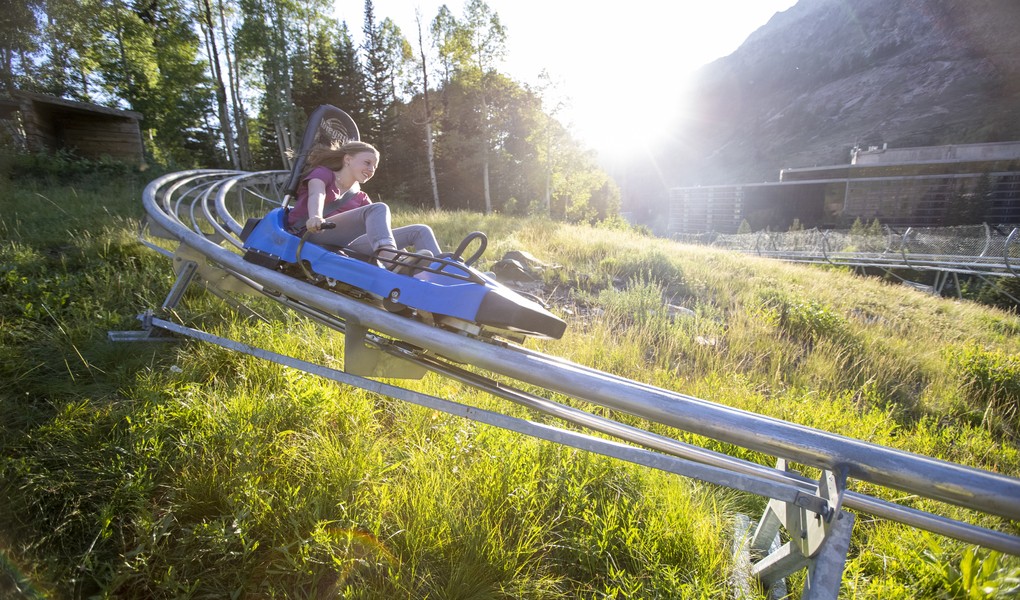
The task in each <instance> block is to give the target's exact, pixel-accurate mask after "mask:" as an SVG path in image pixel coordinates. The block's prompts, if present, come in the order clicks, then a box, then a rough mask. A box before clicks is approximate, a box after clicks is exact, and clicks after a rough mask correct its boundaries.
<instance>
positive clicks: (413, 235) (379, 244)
mask: <svg viewBox="0 0 1020 600" xmlns="http://www.w3.org/2000/svg"><path fill="white" fill-rule="evenodd" d="M378 166H379V151H378V150H376V149H375V147H374V146H372V145H371V144H366V143H365V142H348V143H346V144H344V145H343V146H340V147H339V148H329V147H318V148H314V149H312V150H311V151H310V152H309V153H308V160H307V166H306V167H305V170H306V172H305V175H304V176H303V177H302V178H301V183H300V184H299V185H298V190H297V194H296V198H297V201H296V202H295V203H294V206H293V208H291V209H290V211H289V212H288V213H287V227H288V229H289V230H290V231H291V233H294V234H296V235H303V234H304V233H305V231H309V232H311V235H310V236H309V237H308V239H309V241H311V242H312V243H314V244H320V245H331V246H341V247H344V248H350V249H351V250H353V251H355V252H358V253H361V254H366V255H372V256H376V257H378V258H379V259H381V260H382V261H383V262H384V263H386V264H394V263H393V261H394V260H395V258H396V256H397V254H396V250H398V249H400V250H403V249H404V248H406V247H408V246H414V248H415V250H416V251H417V252H418V253H420V254H423V255H431V256H438V255H439V254H441V250H440V249H439V243H438V242H437V241H436V236H435V234H433V233H432V228H430V227H429V226H428V225H408V226H406V227H398V228H396V229H393V228H392V227H391V226H390V209H389V207H388V206H386V205H385V204H383V203H381V202H379V203H373V202H372V200H371V199H370V198H369V197H368V194H366V193H365V192H362V191H361V184H363V183H365V182H366V181H368V180H369V179H371V178H372V176H373V175H375V170H376V168H377V167H378ZM324 223H333V224H335V225H336V228H335V229H323V228H322V226H323V224H324Z"/></svg>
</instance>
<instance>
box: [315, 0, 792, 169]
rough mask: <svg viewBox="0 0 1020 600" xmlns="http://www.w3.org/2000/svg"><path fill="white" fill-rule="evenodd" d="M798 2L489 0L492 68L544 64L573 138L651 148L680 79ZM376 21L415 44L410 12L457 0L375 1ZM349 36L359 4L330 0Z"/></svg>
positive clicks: (356, 32) (457, 10) (534, 70)
mask: <svg viewBox="0 0 1020 600" xmlns="http://www.w3.org/2000/svg"><path fill="white" fill-rule="evenodd" d="M796 1H797V0H697V1H694V0H622V1H619V0H618V1H614V2H604V3H603V2H598V1H592V0H586V1H580V0H487V4H488V6H489V8H491V9H492V10H493V11H494V12H496V13H497V14H498V15H499V18H500V21H501V22H502V24H503V26H504V27H505V28H506V33H507V57H506V63H505V64H504V65H503V66H502V68H501V69H500V70H501V71H503V72H505V73H507V74H508V75H510V76H511V77H513V78H514V79H516V80H518V81H520V82H522V83H526V84H529V85H538V84H539V77H538V76H539V73H541V72H542V71H543V69H544V70H546V71H547V72H548V73H549V75H550V77H551V80H552V82H553V86H554V88H553V89H554V92H553V93H552V94H549V96H551V97H552V96H555V97H556V98H557V99H558V100H561V101H562V105H563V108H562V109H561V110H560V111H559V112H557V113H556V116H557V118H558V119H560V121H561V122H562V123H564V125H567V126H568V127H569V128H570V130H571V131H572V132H573V134H574V135H575V137H576V138H577V139H579V140H581V141H582V142H583V143H584V144H585V145H587V146H589V147H591V148H593V149H595V150H597V151H599V153H600V155H601V156H602V157H603V158H613V156H612V154H613V153H614V149H616V148H628V147H629V148H633V146H634V145H635V144H649V143H651V142H653V141H654V138H655V136H656V135H661V134H662V131H663V126H664V125H665V124H666V123H668V122H669V120H670V119H671V117H672V116H673V115H674V114H675V113H676V111H677V110H679V109H680V106H681V104H680V102H679V100H678V99H679V98H680V97H681V94H682V90H683V86H684V84H685V83H686V80H687V78H688V77H689V76H690V75H691V74H692V73H693V72H694V71H695V70H696V69H697V68H698V67H700V66H702V65H704V64H707V63H709V62H712V61H713V60H715V59H717V58H721V57H723V56H727V55H729V54H730V53H732V52H733V51H734V50H736V49H737V48H738V47H739V46H740V44H741V43H743V41H744V40H745V39H747V36H748V35H750V34H751V33H753V32H754V31H755V30H756V29H758V28H759V27H761V26H763V25H765V23H767V22H768V20H769V19H770V18H771V17H772V15H774V14H775V13H777V12H782V11H784V10H786V9H788V8H790V7H791V6H793V5H794V4H796ZM372 4H373V6H374V8H375V18H376V20H377V21H381V20H382V19H384V18H389V19H391V20H393V21H394V22H395V23H396V24H397V26H398V27H400V30H401V32H402V33H403V35H404V37H405V38H407V40H408V41H409V42H411V43H412V45H416V44H417V36H418V33H417V32H418V28H417V25H416V22H415V11H416V9H417V10H419V11H420V12H421V15H422V22H423V27H425V28H426V29H425V31H426V35H427V27H428V24H429V23H430V22H431V21H432V19H433V18H434V17H435V16H436V13H437V11H438V9H439V7H440V6H441V5H442V4H446V5H447V6H448V7H449V8H450V10H451V11H452V12H453V14H454V15H455V16H457V17H458V18H461V17H462V16H463V14H464V11H463V6H464V0H449V1H446V2H441V1H432V0H373V1H372ZM335 6H336V12H337V16H338V18H340V19H343V20H345V21H346V22H347V25H348V27H349V28H350V30H351V33H352V35H353V36H354V37H355V41H356V42H358V41H359V40H360V35H361V27H362V24H363V22H364V0H335Z"/></svg>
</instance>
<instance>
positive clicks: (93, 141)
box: [11, 91, 145, 166]
mask: <svg viewBox="0 0 1020 600" xmlns="http://www.w3.org/2000/svg"><path fill="white" fill-rule="evenodd" d="M11 96H12V99H13V100H14V102H15V103H17V105H18V112H20V113H21V127H22V128H23V130H24V140H25V148H26V150H28V151H29V152H45V151H49V152H52V151H55V150H60V149H68V150H71V151H73V152H74V153H75V154H77V155H78V156H81V157H84V158H91V159H99V158H103V157H109V158H112V159H114V160H119V161H121V162H125V163H128V164H132V165H137V166H142V165H144V164H145V155H144V152H143V147H142V135H141V129H140V127H139V121H140V120H141V118H142V115H141V114H140V113H137V112H134V111H130V110H118V109H115V108H107V107H105V106H98V105H95V104H87V103H85V102H75V101H73V100H65V99H63V98H57V97H55V96H47V95H44V94H36V93H32V92H24V91H16V92H13V93H12V94H11Z"/></svg>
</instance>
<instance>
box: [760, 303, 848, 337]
mask: <svg viewBox="0 0 1020 600" xmlns="http://www.w3.org/2000/svg"><path fill="white" fill-rule="evenodd" d="M758 296H759V300H760V303H761V307H762V310H763V312H764V314H765V315H766V318H767V319H768V320H770V321H771V322H772V323H773V324H774V325H776V326H777V327H778V328H779V329H781V330H782V331H784V332H785V333H786V334H787V335H789V336H790V337H791V338H793V339H795V340H798V341H801V342H804V343H808V344H812V345H813V344H814V343H816V342H818V341H819V340H821V339H824V338H827V339H832V340H835V341H840V340H843V339H845V338H846V337H847V336H848V332H847V329H846V326H847V323H846V320H845V319H844V318H843V317H842V316H840V315H839V314H837V313H836V312H835V311H834V310H833V309H832V308H830V307H828V306H826V305H824V304H822V303H820V302H817V301H815V300H801V299H799V298H790V297H788V296H786V295H785V294H783V293H782V292H778V291H776V290H766V291H763V292H760V293H759V295H758Z"/></svg>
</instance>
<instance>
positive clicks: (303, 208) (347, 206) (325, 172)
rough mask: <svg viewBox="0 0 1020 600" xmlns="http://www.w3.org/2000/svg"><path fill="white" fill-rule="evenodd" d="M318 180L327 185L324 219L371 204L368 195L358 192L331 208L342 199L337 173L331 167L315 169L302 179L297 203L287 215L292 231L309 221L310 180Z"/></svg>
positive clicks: (288, 224) (301, 227)
mask: <svg viewBox="0 0 1020 600" xmlns="http://www.w3.org/2000/svg"><path fill="white" fill-rule="evenodd" d="M309 179H318V180H319V181H322V182H323V183H324V184H325V185H326V200H325V201H324V202H323V215H322V217H323V218H326V217H329V216H332V215H335V214H337V213H342V212H347V211H349V210H353V209H355V208H358V207H361V206H365V205H367V204H371V203H372V200H371V199H369V197H368V194H366V193H365V192H360V191H359V192H357V193H356V194H354V196H352V197H350V198H348V199H347V201H346V202H344V203H343V204H342V205H340V206H330V203H331V202H334V201H336V199H337V198H338V197H340V188H338V187H337V185H336V173H334V172H333V170H332V169H330V168H329V167H315V168H314V169H312V170H311V171H309V172H308V174H307V175H305V176H304V177H303V178H302V179H301V184H300V185H299V186H298V190H297V201H296V202H295V203H294V206H293V207H291V209H290V211H289V212H288V213H287V227H288V228H289V229H292V230H296V229H303V228H304V226H305V221H307V220H308V180H309Z"/></svg>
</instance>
